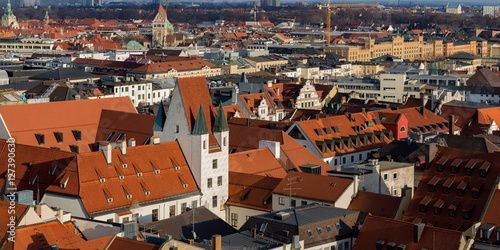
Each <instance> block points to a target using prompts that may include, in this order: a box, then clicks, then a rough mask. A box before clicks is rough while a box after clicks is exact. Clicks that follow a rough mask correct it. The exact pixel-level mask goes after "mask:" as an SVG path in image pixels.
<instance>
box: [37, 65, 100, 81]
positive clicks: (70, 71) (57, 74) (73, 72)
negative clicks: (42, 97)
mask: <svg viewBox="0 0 500 250" xmlns="http://www.w3.org/2000/svg"><path fill="white" fill-rule="evenodd" d="M88 78H99V77H98V76H96V75H94V74H90V73H87V72H83V71H81V70H77V69H75V68H58V69H55V70H51V71H49V72H44V73H41V74H38V75H34V76H32V77H30V79H33V80H66V79H70V80H75V79H88Z"/></svg>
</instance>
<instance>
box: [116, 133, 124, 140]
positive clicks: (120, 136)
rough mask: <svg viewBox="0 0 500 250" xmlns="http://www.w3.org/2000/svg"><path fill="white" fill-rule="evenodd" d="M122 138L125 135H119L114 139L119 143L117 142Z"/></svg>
mask: <svg viewBox="0 0 500 250" xmlns="http://www.w3.org/2000/svg"><path fill="white" fill-rule="evenodd" d="M124 136H125V134H124V133H121V134H120V135H119V136H118V138H116V141H119V140H121V139H123V137H124Z"/></svg>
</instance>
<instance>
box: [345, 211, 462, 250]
mask: <svg viewBox="0 0 500 250" xmlns="http://www.w3.org/2000/svg"><path fill="white" fill-rule="evenodd" d="M461 240H464V239H463V236H462V232H459V231H454V230H447V229H442V228H437V227H432V226H429V225H426V226H424V228H423V231H422V234H421V236H420V238H419V240H418V242H417V243H415V241H414V224H413V223H411V222H406V221H400V220H394V219H389V218H382V217H378V216H372V215H370V216H368V217H366V219H365V222H364V224H363V227H361V231H360V232H359V236H358V238H357V239H356V243H355V244H354V246H353V249H354V250H365V249H375V247H376V245H377V242H380V241H384V242H383V245H384V246H383V247H382V248H381V249H386V246H387V244H388V243H391V242H393V243H395V244H396V245H395V247H394V249H396V248H397V247H398V246H399V245H405V246H406V248H405V249H406V250H421V249H449V250H455V249H456V250H459V249H462V248H460V247H461V244H460V243H461Z"/></svg>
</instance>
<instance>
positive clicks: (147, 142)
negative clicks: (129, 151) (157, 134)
mask: <svg viewBox="0 0 500 250" xmlns="http://www.w3.org/2000/svg"><path fill="white" fill-rule="evenodd" d="M150 143H151V137H148V139H147V140H146V142H145V143H144V145H149V144H150Z"/></svg>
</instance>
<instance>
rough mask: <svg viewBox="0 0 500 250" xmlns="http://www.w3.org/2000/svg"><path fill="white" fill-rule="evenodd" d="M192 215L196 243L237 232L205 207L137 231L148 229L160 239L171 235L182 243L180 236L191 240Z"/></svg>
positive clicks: (143, 225)
mask: <svg viewBox="0 0 500 250" xmlns="http://www.w3.org/2000/svg"><path fill="white" fill-rule="evenodd" d="M193 213H194V229H195V233H196V236H197V239H196V240H195V241H196V242H203V240H210V239H211V237H212V235H216V234H219V235H222V236H226V235H229V234H234V233H236V232H237V230H236V229H234V228H233V227H232V226H231V225H229V224H227V223H226V222H225V221H224V220H222V219H221V218H219V217H218V216H217V215H215V214H214V213H212V212H210V210H208V209H207V208H205V207H197V208H195V209H193V210H189V211H186V212H184V213H182V214H180V215H177V216H174V217H172V218H168V219H165V220H160V221H155V222H149V223H143V224H139V230H145V231H146V232H147V231H148V230H149V229H153V230H156V231H158V234H159V237H162V238H164V237H165V236H166V235H171V236H172V238H173V239H175V240H181V241H182V240H183V239H182V236H181V234H182V235H184V237H185V238H186V239H193V234H192V233H191V231H192V230H193Z"/></svg>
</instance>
